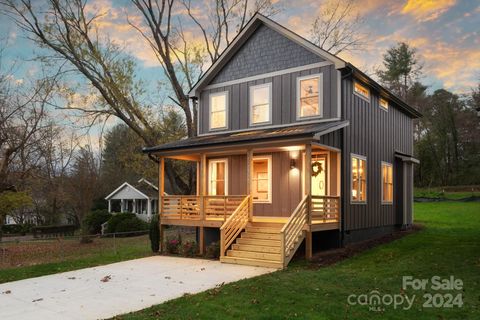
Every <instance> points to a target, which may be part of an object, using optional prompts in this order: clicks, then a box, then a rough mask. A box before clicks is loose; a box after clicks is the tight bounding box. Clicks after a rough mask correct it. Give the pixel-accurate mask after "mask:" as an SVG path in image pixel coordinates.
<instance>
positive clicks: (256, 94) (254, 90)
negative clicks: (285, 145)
mask: <svg viewBox="0 0 480 320" xmlns="http://www.w3.org/2000/svg"><path fill="white" fill-rule="evenodd" d="M271 93H272V86H271V83H267V84H261V85H258V86H253V87H250V124H252V125H255V124H265V123H270V122H271V113H272V112H271V110H272V109H271V108H272V104H271V101H272V97H271V96H272V95H271Z"/></svg>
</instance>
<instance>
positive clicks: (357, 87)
mask: <svg viewBox="0 0 480 320" xmlns="http://www.w3.org/2000/svg"><path fill="white" fill-rule="evenodd" d="M353 92H355V94H357V95H358V96H360V97H362V98H364V99H367V100H370V90H368V89H367V87H365V86H363V85H361V84H360V83H359V82H357V81H355V82H354V85H353Z"/></svg>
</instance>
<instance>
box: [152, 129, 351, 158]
mask: <svg viewBox="0 0 480 320" xmlns="http://www.w3.org/2000/svg"><path fill="white" fill-rule="evenodd" d="M348 124H349V122H348V121H331V122H322V123H313V124H303V125H297V126H288V127H280V128H278V127H277V128H268V129H255V130H248V131H239V132H229V133H218V134H215V135H205V136H199V137H194V138H189V139H183V140H179V141H175V142H171V143H166V144H162V145H159V146H155V147H149V148H143V152H145V153H163V152H172V151H187V150H191V149H198V148H210V147H224V146H227V145H228V146H238V145H242V144H246V143H248V144H251V143H261V142H277V141H278V142H279V141H288V140H297V139H301V138H304V139H314V138H318V137H320V136H321V135H324V134H327V133H330V132H333V131H336V130H339V129H342V128H344V127H346V126H348Z"/></svg>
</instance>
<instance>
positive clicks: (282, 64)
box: [145, 14, 420, 268]
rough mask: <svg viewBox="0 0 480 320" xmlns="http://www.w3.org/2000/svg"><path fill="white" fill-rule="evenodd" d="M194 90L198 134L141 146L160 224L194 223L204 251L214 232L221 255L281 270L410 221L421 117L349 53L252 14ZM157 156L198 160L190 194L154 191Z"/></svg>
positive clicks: (237, 260)
mask: <svg viewBox="0 0 480 320" xmlns="http://www.w3.org/2000/svg"><path fill="white" fill-rule="evenodd" d="M190 97H191V99H192V100H193V103H194V104H195V105H196V107H198V113H199V117H198V137H195V138H189V139H185V140H180V141H177V142H174V143H168V144H164V145H160V146H156V147H152V148H147V149H145V152H149V153H154V154H156V155H157V156H158V157H159V158H160V159H161V161H160V182H161V183H160V190H159V192H160V197H159V198H160V214H161V226H162V227H163V226H164V225H188V226H196V227H199V229H200V237H199V241H200V250H201V251H202V250H203V247H204V245H205V243H204V242H205V240H204V239H205V234H209V235H210V234H211V233H212V232H213V233H214V232H217V233H218V232H219V233H220V241H221V243H220V251H221V261H223V262H231V263H241V264H251V265H261V266H274V267H279V268H282V267H284V266H286V265H287V264H288V262H289V261H290V259H291V258H292V256H293V254H294V253H295V251H296V250H297V249H298V247H299V246H300V244H301V243H302V242H304V241H305V249H306V255H307V257H310V256H311V254H312V246H317V245H318V244H319V243H318V242H330V243H336V244H337V245H342V244H345V243H348V242H352V241H359V240H362V239H366V238H369V237H373V236H376V235H380V234H383V233H386V232H389V231H391V230H393V229H394V228H398V227H408V226H409V225H410V224H411V223H412V220H413V212H412V200H413V198H412V192H413V172H412V171H413V169H412V167H413V163H415V162H417V160H415V159H414V158H413V157H412V154H413V119H414V118H417V117H419V116H420V114H419V113H418V112H417V111H416V110H415V109H414V108H412V107H410V106H409V105H407V104H406V103H405V102H403V101H402V100H400V99H399V98H397V97H396V96H395V95H393V94H392V93H391V92H389V91H388V90H386V89H384V88H382V87H381V86H380V85H379V84H378V83H376V82H375V81H374V80H372V79H371V78H369V77H368V76H367V75H365V74H364V73H363V72H361V71H360V70H358V69H357V68H355V67H354V66H352V65H351V64H349V63H348V62H346V61H343V60H342V59H339V58H338V57H336V56H334V55H332V54H330V53H328V52H326V51H324V50H322V49H320V48H318V47H317V46H315V45H313V44H312V43H310V42H308V41H307V40H305V39H304V38H302V37H300V36H299V35H297V34H295V33H293V32H292V31H290V30H287V29H286V28H284V27H282V26H281V25H278V24H277V23H275V22H273V21H272V20H270V19H268V18H266V17H264V16H262V15H260V14H257V15H255V16H254V17H253V18H252V20H251V21H250V22H249V23H248V25H247V26H246V27H245V28H244V29H243V30H242V31H241V32H240V33H239V35H238V36H237V37H236V38H235V39H234V41H233V42H232V43H231V45H230V46H229V47H228V48H227V49H226V50H225V51H224V52H223V54H222V55H221V57H220V58H219V59H218V60H217V61H216V62H215V63H214V64H213V65H212V66H211V67H210V69H209V70H208V71H207V72H206V73H205V75H204V76H203V77H202V78H201V80H200V81H199V82H198V83H197V84H196V85H195V87H194V88H193V89H192V90H191V92H190ZM165 158H173V159H181V160H186V161H195V162H196V163H197V168H198V170H197V173H198V179H197V181H198V186H197V195H193V196H180V195H177V196H175V195H169V196H162V195H163V183H162V181H163V179H164V159H165ZM208 238H210V236H209V237H208Z"/></svg>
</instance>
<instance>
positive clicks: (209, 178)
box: [208, 158, 228, 196]
mask: <svg viewBox="0 0 480 320" xmlns="http://www.w3.org/2000/svg"><path fill="white" fill-rule="evenodd" d="M221 162H223V163H224V166H225V182H224V183H225V195H226V196H228V159H227V158H221V159H209V160H208V195H212V171H213V170H212V168H213V165H214V164H216V163H221Z"/></svg>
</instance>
